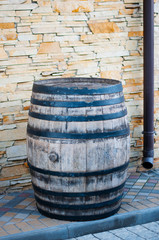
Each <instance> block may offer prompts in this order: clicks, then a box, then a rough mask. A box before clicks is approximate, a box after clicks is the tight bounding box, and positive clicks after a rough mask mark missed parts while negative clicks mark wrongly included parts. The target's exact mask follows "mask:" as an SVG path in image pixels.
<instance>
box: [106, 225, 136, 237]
mask: <svg viewBox="0 0 159 240" xmlns="http://www.w3.org/2000/svg"><path fill="white" fill-rule="evenodd" d="M110 232H111V233H113V234H115V235H116V236H118V237H120V238H121V239H125V240H128V239H134V238H136V237H138V236H137V235H136V234H134V233H132V232H130V231H128V230H127V229H126V228H120V229H116V230H112V231H110Z"/></svg>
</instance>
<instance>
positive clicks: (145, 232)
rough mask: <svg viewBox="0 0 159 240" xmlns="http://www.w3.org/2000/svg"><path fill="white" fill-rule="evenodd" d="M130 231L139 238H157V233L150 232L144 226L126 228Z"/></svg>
mask: <svg viewBox="0 0 159 240" xmlns="http://www.w3.org/2000/svg"><path fill="white" fill-rule="evenodd" d="M126 229H127V230H128V231H130V232H133V233H135V234H137V235H138V236H139V237H143V238H147V239H148V238H150V237H151V238H152V237H157V234H156V233H155V232H152V231H151V230H148V229H147V228H145V227H143V226H142V225H137V226H133V227H128V228H126Z"/></svg>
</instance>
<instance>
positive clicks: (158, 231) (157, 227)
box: [68, 221, 159, 240]
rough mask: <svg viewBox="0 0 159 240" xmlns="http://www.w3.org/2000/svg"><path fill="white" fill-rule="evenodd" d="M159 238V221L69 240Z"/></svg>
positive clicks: (150, 239)
mask: <svg viewBox="0 0 159 240" xmlns="http://www.w3.org/2000/svg"><path fill="white" fill-rule="evenodd" d="M143 239H146V240H148V239H149V240H159V221H157V222H151V223H146V224H143V225H136V226H133V227H126V228H120V229H116V230H111V231H107V232H101V233H96V234H89V235H85V236H81V237H78V238H71V239H68V240H143Z"/></svg>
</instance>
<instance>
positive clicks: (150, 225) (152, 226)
mask: <svg viewBox="0 0 159 240" xmlns="http://www.w3.org/2000/svg"><path fill="white" fill-rule="evenodd" d="M143 227H145V228H147V229H148V230H151V231H152V232H155V233H159V224H158V223H157V222H151V223H146V224H143ZM158 238H159V237H158Z"/></svg>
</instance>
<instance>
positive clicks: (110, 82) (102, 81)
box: [34, 77, 121, 89]
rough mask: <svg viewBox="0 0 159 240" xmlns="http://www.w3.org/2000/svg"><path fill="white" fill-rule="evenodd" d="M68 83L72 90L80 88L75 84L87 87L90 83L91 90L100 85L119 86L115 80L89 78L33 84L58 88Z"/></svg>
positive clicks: (42, 81) (52, 79)
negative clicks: (82, 84)
mask: <svg viewBox="0 0 159 240" xmlns="http://www.w3.org/2000/svg"><path fill="white" fill-rule="evenodd" d="M68 83H69V85H70V87H71V88H74V87H76V88H80V87H79V86H76V85H75V83H78V84H79V83H85V86H84V87H88V86H89V84H90V83H93V85H92V88H93V89H94V87H95V85H97V84H101V86H103V87H110V86H112V85H113V86H114V85H118V84H121V82H120V81H119V80H115V79H107V78H91V77H90V78H89V77H70V78H50V79H45V80H38V81H35V82H34V84H35V85H39V86H40V85H41V86H54V87H60V84H68ZM71 85H72V86H71ZM74 85H75V86H74ZM61 87H63V86H61Z"/></svg>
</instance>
